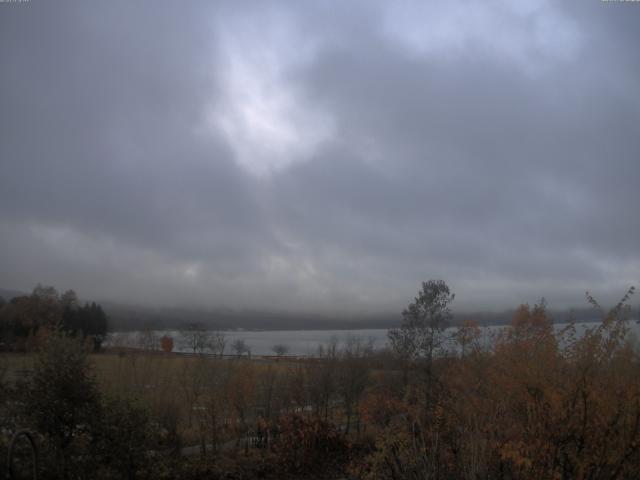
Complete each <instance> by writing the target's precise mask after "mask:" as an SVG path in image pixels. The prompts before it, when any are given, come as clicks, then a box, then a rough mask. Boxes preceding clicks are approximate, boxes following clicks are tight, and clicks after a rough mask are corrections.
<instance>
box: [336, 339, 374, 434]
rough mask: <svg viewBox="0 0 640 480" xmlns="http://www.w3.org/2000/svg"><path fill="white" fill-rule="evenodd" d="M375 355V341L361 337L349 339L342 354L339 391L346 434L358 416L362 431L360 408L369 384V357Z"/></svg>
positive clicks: (358, 424) (338, 380)
mask: <svg viewBox="0 0 640 480" xmlns="http://www.w3.org/2000/svg"><path fill="white" fill-rule="evenodd" d="M372 353H373V341H372V340H369V341H365V340H364V339H362V338H360V337H352V336H350V337H348V338H347V341H346V343H345V347H344V349H343V350H342V351H341V352H340V368H338V375H337V376H338V378H337V389H338V392H339V394H340V396H341V397H342V401H343V404H344V410H345V415H346V417H347V426H346V430H345V431H346V433H349V429H350V428H351V419H352V418H353V416H354V415H355V416H356V427H357V429H358V431H360V417H359V415H358V406H359V404H360V399H361V397H362V394H363V393H364V391H365V389H366V387H367V385H368V383H369V368H370V366H369V357H370V355H371V354H372Z"/></svg>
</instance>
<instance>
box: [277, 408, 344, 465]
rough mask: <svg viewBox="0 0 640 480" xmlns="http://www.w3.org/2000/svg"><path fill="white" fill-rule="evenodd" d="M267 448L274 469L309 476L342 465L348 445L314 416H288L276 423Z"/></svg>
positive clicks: (336, 431) (333, 429)
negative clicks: (273, 460)
mask: <svg viewBox="0 0 640 480" xmlns="http://www.w3.org/2000/svg"><path fill="white" fill-rule="evenodd" d="M271 448H272V451H273V453H274V454H275V463H276V468H278V470H280V471H281V472H283V473H305V474H309V473H313V472H318V471H322V472H326V471H328V470H330V469H331V465H335V466H336V467H340V466H341V465H342V464H344V463H346V462H347V460H348V458H349V450H350V444H349V442H348V441H347V439H346V438H345V436H344V435H343V434H342V432H340V431H339V430H338V429H337V428H336V426H335V425H333V424H332V423H329V422H325V421H323V420H321V419H320V418H318V417H317V416H313V417H307V416H303V415H299V414H289V415H284V416H282V417H281V418H280V420H279V421H278V425H277V430H276V431H275V432H274V440H273V442H272V443H271Z"/></svg>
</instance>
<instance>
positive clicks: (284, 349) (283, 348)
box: [271, 343, 289, 357]
mask: <svg viewBox="0 0 640 480" xmlns="http://www.w3.org/2000/svg"><path fill="white" fill-rule="evenodd" d="M271 350H272V351H273V353H275V354H276V355H278V356H279V357H282V356H283V355H286V354H287V353H289V346H288V345H285V344H284V343H278V344H276V345H274V346H273V347H271Z"/></svg>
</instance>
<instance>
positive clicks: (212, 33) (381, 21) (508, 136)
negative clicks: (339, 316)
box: [0, 0, 640, 313]
mask: <svg viewBox="0 0 640 480" xmlns="http://www.w3.org/2000/svg"><path fill="white" fill-rule="evenodd" d="M639 45H640V3H632V2H629V3H611V2H609V3H605V2H600V1H596V0H581V1H575V2H568V1H562V2H558V1H538V0H527V1H523V2H515V1H510V0H505V1H485V2H471V1H469V2H466V1H463V2H425V1H417V2H415V3H411V2H389V1H380V2H373V1H369V0H367V1H362V2H356V1H348V2H344V1H336V2H324V1H310V2H303V1H298V0H296V1H291V2H263V1H260V2H237V1H233V2H228V3H214V2H202V3H198V2H191V1H189V2H186V1H185V2H182V1H165V2H162V1H153V2H151V1H149V2H145V1H135V2H132V1H113V0H110V1H107V2H97V1H96V2H92V1H76V2H58V1H57V2H44V1H37V0H31V1H30V2H27V3H0V287H4V288H14V289H23V290H30V289H31V288H32V287H33V286H34V285H35V284H36V283H37V282H43V283H46V284H54V285H56V286H57V287H58V288H59V289H66V288H74V289H76V291H77V292H78V293H79V295H80V296H81V297H83V298H97V299H103V300H117V301H127V302H134V303H141V304H158V305H186V304H191V305H196V306H199V307H229V308H234V309H245V308H247V309H248V308H251V309H255V308H258V309H270V310H289V311H322V312H340V313H345V312H375V311H390V312H393V311H398V310H400V309H401V308H402V307H403V306H404V305H406V304H407V303H408V301H410V300H411V299H412V298H413V296H414V295H415V294H416V291H417V289H418V286H419V283H420V282H421V281H422V280H427V279H430V278H441V279H444V280H446V281H447V282H448V284H449V285H450V286H451V287H452V290H454V291H455V292H456V294H457V298H456V304H455V306H456V307H457V309H458V310H464V309H485V308H505V307H513V306H515V305H517V304H519V303H522V302H534V301H536V299H538V298H539V297H541V296H545V297H546V298H547V299H548V301H549V303H550V305H551V306H552V307H556V308H563V307H566V306H570V305H576V306H584V305H585V302H584V291H585V290H587V289H589V290H590V291H592V292H593V293H594V294H595V295H596V296H597V297H598V298H601V299H603V301H612V300H615V299H616V298H619V297H620V296H621V295H622V294H623V293H624V291H625V290H626V288H627V287H628V286H629V285H631V284H635V285H637V284H638V283H640V212H639V209H638V207H639V205H638V204H639V201H640V49H639V48H638V47H639Z"/></svg>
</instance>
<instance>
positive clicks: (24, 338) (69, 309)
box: [0, 284, 108, 351]
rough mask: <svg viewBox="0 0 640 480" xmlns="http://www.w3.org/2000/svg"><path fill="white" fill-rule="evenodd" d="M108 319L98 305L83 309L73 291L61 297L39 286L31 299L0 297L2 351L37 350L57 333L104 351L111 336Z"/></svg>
mask: <svg viewBox="0 0 640 480" xmlns="http://www.w3.org/2000/svg"><path fill="white" fill-rule="evenodd" d="M107 329H108V324H107V315H106V313H105V312H104V310H103V309H102V307H101V306H100V305H98V304H96V303H95V302H91V303H85V304H84V305H82V304H81V303H80V301H79V299H78V296H77V295H76V293H75V292H74V291H73V290H67V291H66V292H64V293H62V294H59V293H58V291H57V290H56V289H55V288H54V287H51V286H43V285H40V284H38V285H37V286H36V287H35V288H34V289H33V292H32V293H31V295H18V296H13V297H12V298H10V299H9V300H8V301H7V300H5V299H4V298H3V297H0V349H2V350H8V351H25V350H37V349H38V348H40V347H41V346H42V345H43V344H44V342H45V340H46V338H47V336H48V335H50V334H51V332H53V331H54V330H61V331H63V332H66V333H68V334H70V335H72V336H80V337H81V338H82V339H83V340H85V341H87V342H89V343H90V344H91V348H92V349H93V350H94V351H98V350H100V347H101V345H102V342H103V341H104V338H105V336H106V334H107Z"/></svg>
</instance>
